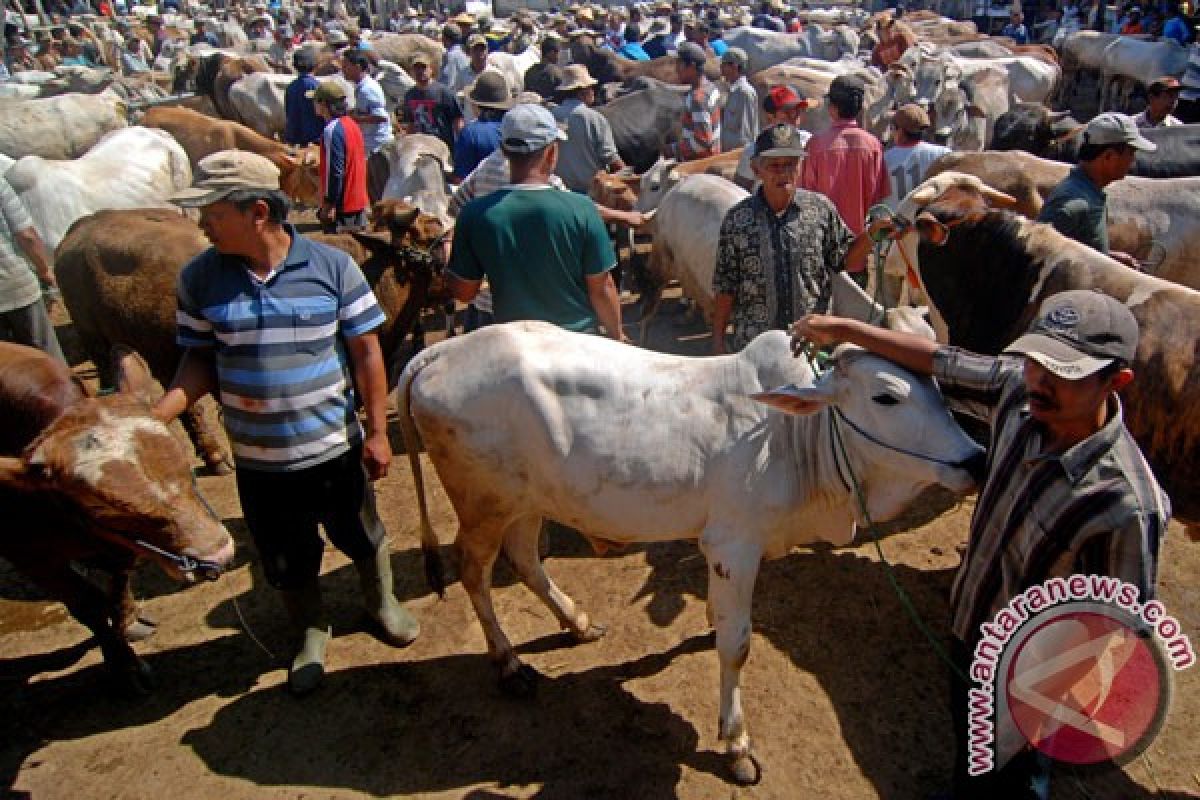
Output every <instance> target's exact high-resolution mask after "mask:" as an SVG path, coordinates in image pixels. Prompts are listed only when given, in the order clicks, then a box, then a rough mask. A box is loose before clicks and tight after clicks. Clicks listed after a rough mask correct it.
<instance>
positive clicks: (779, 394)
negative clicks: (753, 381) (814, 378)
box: [750, 381, 834, 416]
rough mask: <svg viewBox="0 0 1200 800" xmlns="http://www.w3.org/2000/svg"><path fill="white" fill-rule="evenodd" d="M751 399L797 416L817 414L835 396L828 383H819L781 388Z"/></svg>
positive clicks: (758, 394)
mask: <svg viewBox="0 0 1200 800" xmlns="http://www.w3.org/2000/svg"><path fill="white" fill-rule="evenodd" d="M750 397H751V399H753V400H757V401H758V402H760V403H763V404H765V405H768V406H770V407H771V408H773V409H775V410H777V411H782V412H783V413H785V414H793V415H795V416H809V415H811V414H816V413H817V412H818V411H820V410H821V409H822V408H824V407H825V406H827V405H829V404H830V403H832V402H833V400H834V394H833V392H832V391H831V390H830V387H829V385H828V383H827V382H826V381H818V382H817V383H816V384H815V385H813V386H796V385H795V384H792V385H788V386H780V387H779V388H777V389H771V390H770V391H767V392H758V393H757V394H752V395H750Z"/></svg>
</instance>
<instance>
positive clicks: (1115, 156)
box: [1038, 111, 1158, 269]
mask: <svg viewBox="0 0 1200 800" xmlns="http://www.w3.org/2000/svg"><path fill="white" fill-rule="evenodd" d="M1157 149H1158V146H1157V145H1155V144H1154V142H1151V141H1150V140H1149V139H1147V138H1145V137H1144V136H1142V135H1141V134H1140V133H1139V132H1138V129H1137V125H1135V124H1134V121H1133V119H1132V118H1131V117H1128V116H1126V115H1124V114H1118V113H1116V112H1111V111H1110V112H1108V113H1105V114H1100V115H1099V116H1097V117H1094V118H1093V119H1092V121H1091V122H1089V123H1088V124H1087V128H1085V129H1084V131H1083V144H1082V145H1080V147H1079V163H1078V164H1077V165H1076V166H1074V167H1072V168H1071V172H1070V173H1069V174H1068V175H1067V177H1066V178H1064V179H1063V181H1062V183H1060V184H1058V186H1055V187H1054V191H1052V192H1051V193H1050V196H1049V197H1047V198H1046V203H1045V205H1043V206H1042V211H1041V213H1040V214H1038V222H1045V223H1048V224H1050V225H1053V226H1054V228H1055V230H1057V231H1058V232H1059V233H1061V234H1062V235H1063V236H1067V237H1070V238H1072V239H1074V240H1075V241H1077V242H1082V243H1083V244H1086V245H1087V246H1088V247H1090V248H1092V249H1093V250H1099V251H1100V252H1101V253H1105V254H1107V255H1109V256H1111V257H1112V258H1114V259H1116V260H1117V261H1119V262H1121V263H1122V264H1124V265H1125V266H1127V267H1133V268H1134V269H1140V265H1139V264H1138V262H1137V259H1135V258H1134V257H1133V256H1131V255H1129V254H1128V253H1122V252H1120V251H1115V250H1109V247H1108V198H1107V197H1105V195H1104V187H1105V186H1108V185H1109V184H1110V183H1113V182H1114V181H1119V180H1121V179H1122V178H1124V177H1125V176H1126V175H1128V174H1129V170H1130V169H1132V168H1133V158H1134V156H1135V155H1136V154H1137V151H1138V150H1143V151H1145V152H1148V153H1152V152H1154V151H1155V150H1157Z"/></svg>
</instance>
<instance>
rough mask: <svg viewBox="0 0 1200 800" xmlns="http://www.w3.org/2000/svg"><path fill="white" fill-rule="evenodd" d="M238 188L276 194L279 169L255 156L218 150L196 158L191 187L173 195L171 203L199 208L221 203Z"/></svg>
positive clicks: (239, 151) (240, 151)
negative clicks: (193, 179) (198, 158)
mask: <svg viewBox="0 0 1200 800" xmlns="http://www.w3.org/2000/svg"><path fill="white" fill-rule="evenodd" d="M240 189H261V190H266V191H279V168H278V167H276V166H275V165H274V164H272V163H271V161H270V160H269V159H267V158H266V157H264V156H260V155H258V154H257V153H251V152H248V151H246V150H221V151H220V152H217V153H213V154H212V155H210V156H205V157H204V158H202V159H200V161H199V162H198V163H197V164H196V174H195V181H194V182H193V183H192V186H191V188H190V189H184V190H183V191H181V192H176V193H175V194H174V195H172V196H171V202H172V203H174V204H175V205H177V206H183V207H184V208H199V207H201V206H207V205H212V204H213V203H216V202H219V201H221V200H224V199H225V198H226V197H227V196H229V195H230V194H232V193H233V192H236V191H238V190H240Z"/></svg>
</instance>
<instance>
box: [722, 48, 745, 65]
mask: <svg viewBox="0 0 1200 800" xmlns="http://www.w3.org/2000/svg"><path fill="white" fill-rule="evenodd" d="M721 63H722V64H736V65H737V66H738V68H739V69H745V68H746V65H747V64H748V63H750V59H749V57H748V56H747V55H746V51H745V50H743V49H742V48H740V47H731V48H729V49H728V50H726V51H725V55H723V56H721Z"/></svg>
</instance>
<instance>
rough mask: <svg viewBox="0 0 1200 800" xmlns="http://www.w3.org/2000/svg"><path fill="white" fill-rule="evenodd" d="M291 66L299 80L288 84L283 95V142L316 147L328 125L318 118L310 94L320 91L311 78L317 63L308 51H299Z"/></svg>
mask: <svg viewBox="0 0 1200 800" xmlns="http://www.w3.org/2000/svg"><path fill="white" fill-rule="evenodd" d="M292 66H294V67H295V68H296V73H297V74H298V75H299V77H297V78H296V80H294V81H292V82H291V83H290V84H288V88H287V90H286V91H285V92H284V93H283V108H284V112H285V115H286V120H285V122H284V128H283V141H284V142H286V143H287V144H295V145H306V144H315V143H316V142H317V141H318V140H319V139H320V138H321V131H322V130H324V128H325V122H324V121H323V120H322V119H321V118H320V117H319V116H318V115H317V110H316V109H315V108H314V107H313V102H312V100H310V99H309V98H308V97H307V93H308V92H314V91H316V89H317V79H316V78H314V77H313V76H312V71H313V67H314V66H315V62H314V60H313V57H312V54H311V53H310V52H309V51H308V50H297V51H296V54H295V55H294V56H292Z"/></svg>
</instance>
